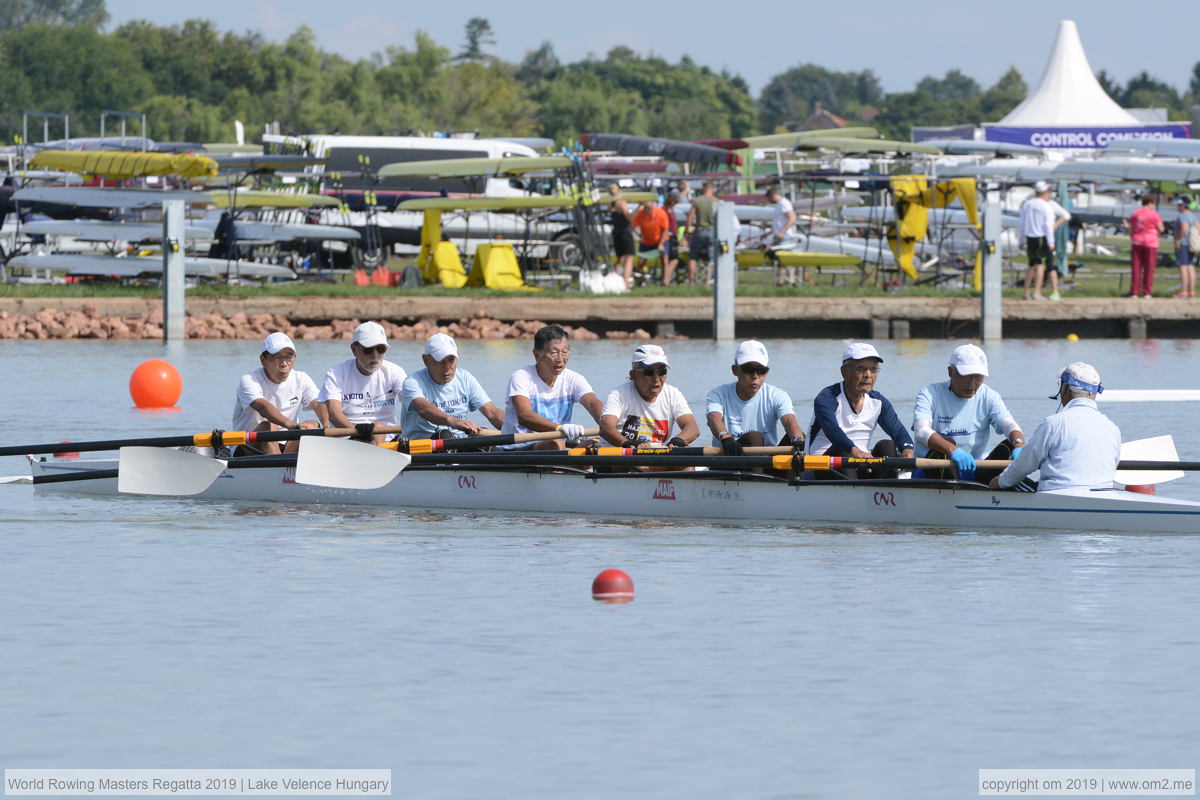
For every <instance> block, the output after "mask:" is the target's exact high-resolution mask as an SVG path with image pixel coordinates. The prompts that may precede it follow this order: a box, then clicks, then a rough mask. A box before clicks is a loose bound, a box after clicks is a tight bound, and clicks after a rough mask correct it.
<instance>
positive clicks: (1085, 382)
mask: <svg viewBox="0 0 1200 800" xmlns="http://www.w3.org/2000/svg"><path fill="white" fill-rule="evenodd" d="M1056 377H1057V378H1058V379H1059V380H1060V381H1061V382H1063V383H1065V384H1067V385H1068V386H1071V387H1074V388H1076V389H1082V390H1083V391H1085V392H1090V393H1091V394H1100V393H1101V392H1103V391H1104V387H1103V386H1101V385H1100V373H1099V372H1097V371H1096V368H1095V367H1093V366H1092V365H1091V364H1085V363H1084V362H1082V361H1075V362H1073V363H1070V364H1067V365H1066V366H1065V367H1063V368H1062V369H1061V370H1059V371H1058V375H1057V376H1056Z"/></svg>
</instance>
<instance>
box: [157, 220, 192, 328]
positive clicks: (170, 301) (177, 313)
mask: <svg viewBox="0 0 1200 800" xmlns="http://www.w3.org/2000/svg"><path fill="white" fill-rule="evenodd" d="M183 219H184V218H183V201H182V200H165V201H163V204H162V220H163V248H162V251H163V273H162V291H163V342H171V341H182V340H183V339H184V337H185V335H186V334H185V331H184V325H183V319H184V287H183V272H184V263H183V255H184V241H183Z"/></svg>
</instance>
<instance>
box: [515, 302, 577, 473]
mask: <svg viewBox="0 0 1200 800" xmlns="http://www.w3.org/2000/svg"><path fill="white" fill-rule="evenodd" d="M570 359H571V335H570V334H569V333H567V332H566V330H564V329H563V328H562V327H560V326H558V325H547V326H545V327H544V328H542V329H540V330H539V331H538V332H537V333H535V334H534V335H533V365H532V366H529V367H521V369H518V370H516V371H515V372H513V374H512V376H511V377H510V378H509V379H508V391H507V392H506V393H505V397H506V398H507V399H506V400H505V404H504V427H503V428H501V429H500V432H501V433H504V434H509V433H534V432H538V431H554V430H561V431H562V433H563V437H564V439H578V438H579V437H580V436H582V435H583V431H584V427H583V426H582V425H578V424H575V423H573V422H571V414H572V412H573V411H574V409H575V404H576V403H579V405H581V406H583V408H584V410H586V411H587V412H588V413H589V414H591V415H592V419H594V420H599V419H600V398H598V397H596V393H595V392H593V391H592V386H591V384H589V383H588V382H587V379H586V378H584V377H583V376H582V375H580V374H579V373H578V372H576V371H575V370H572V369H567V362H568V361H570ZM563 445H564V441H563V439H549V440H547V441H542V442H534V443H533V444H532V445H529V444H516V445H502V446H501V447H502V449H506V450H520V449H533V450H555V449H561V448H562V447H563Z"/></svg>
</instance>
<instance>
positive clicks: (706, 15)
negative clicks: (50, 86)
mask: <svg viewBox="0 0 1200 800" xmlns="http://www.w3.org/2000/svg"><path fill="white" fill-rule="evenodd" d="M1188 5H1189V4H1188V3H1186V2H1179V0H1174V2H1170V3H1168V2H1165V1H1164V0H1142V1H1141V2H1136V3H1135V2H1128V1H1127V0H1126V1H1125V2H1116V0H1076V2H1072V3H1067V2H1059V1H1058V0H1041V1H1040V2H1038V0H994V1H993V2H989V3H981V2H978V0H958V1H957V2H948V1H947V0H921V2H909V3H905V2H897V0H850V2H846V1H845V0H834V2H822V3H814V2H811V0H808V1H807V2H804V1H803V0H801V2H797V1H796V0H792V2H786V3H785V2H777V1H776V0H766V1H765V2H762V1H760V2H756V3H750V4H744V5H743V4H740V3H730V2H726V3H715V2H711V0H672V1H671V2H666V1H665V0H659V1H658V2H650V3H644V2H596V1H595V0H593V1H592V2H579V1H578V0H575V1H574V2H549V1H548V0H517V1H516V2H512V1H511V0H510V2H508V3H496V2H494V1H493V2H484V1H483V0H455V1H454V2H427V1H425V2H412V1H411V0H399V2H397V0H391V1H390V2H385V0H346V1H345V2H341V3H331V2H329V0H207V2H204V3H199V4H184V3H164V2H162V0H109V2H108V8H109V13H110V14H111V15H112V18H113V25H114V26H115V25H118V24H120V23H121V22H125V21H127V20H130V19H149V20H151V21H152V22H155V23H158V24H172V23H178V22H182V21H183V20H185V19H188V18H190V17H203V18H207V19H211V20H213V21H214V22H216V23H217V25H218V26H219V27H220V28H221V29H224V30H233V31H238V32H243V31H247V30H257V31H261V32H262V33H263V34H264V35H265V36H266V37H267V38H268V39H271V40H281V39H283V38H286V37H287V35H288V34H290V33H291V32H292V31H294V30H295V29H296V28H297V27H299V26H300V25H308V26H309V27H311V28H313V29H314V30H315V31H316V33H317V38H318V40H319V42H320V43H321V46H322V47H323V48H324V49H327V50H332V51H335V52H338V53H341V54H342V55H344V56H347V57H349V58H357V57H360V56H365V55H369V54H370V53H371V52H374V51H382V50H383V49H384V48H385V47H388V46H390V45H400V46H403V47H409V46H411V43H412V38H413V33H414V32H415V31H417V30H425V31H427V32H429V33H430V34H431V35H432V36H433V38H434V39H435V40H436V41H437V42H438V43H439V44H442V45H444V46H447V47H451V48H457V47H458V46H459V45H460V44H461V42H462V39H463V25H464V24H465V23H466V21H467V20H468V19H469V18H471V17H474V16H480V17H484V18H486V19H488V20H489V21H490V22H491V24H492V28H493V29H494V30H495V38H496V44H495V45H494V46H493V47H492V48H490V52H492V53H493V54H494V55H497V56H500V57H501V58H504V59H505V60H509V61H517V60H520V58H521V57H522V56H523V55H524V54H525V52H527V51H529V50H532V49H534V48H536V47H538V46H539V45H540V44H541V43H542V42H543V41H546V40H549V41H550V42H552V43H553V45H554V49H555V51H556V52H557V53H558V56H559V58H560V59H561V60H563V61H573V60H577V59H579V58H582V57H584V56H586V55H587V54H588V53H594V54H596V55H598V56H602V55H603V54H604V53H606V52H607V51H608V50H609V49H610V48H611V47H613V46H615V45H618V44H623V45H627V46H629V47H631V48H633V49H634V50H635V51H637V52H639V53H643V54H645V53H651V52H653V53H654V54H656V55H659V56H662V57H664V58H666V59H668V60H671V61H674V60H677V59H678V58H679V57H680V56H681V55H683V54H685V53H686V54H688V55H690V56H691V57H692V58H693V59H694V60H695V61H697V62H698V63H701V64H706V65H708V66H710V67H712V68H714V69H721V68H727V69H729V70H730V71H732V72H735V73H738V74H740V75H741V76H742V77H744V78H745V79H746V80H747V82H749V84H750V86H751V89H752V91H753V92H754V93H755V94H757V93H758V92H759V91H760V90H761V89H762V87H763V85H764V84H765V83H766V82H767V81H768V80H769V79H770V78H771V76H773V75H775V74H777V73H779V72H782V71H784V70H786V69H788V68H789V67H792V66H795V65H797V64H801V63H804V62H813V63H816V64H820V65H821V66H824V67H828V68H830V69H836V70H862V69H872V70H874V71H875V73H876V74H877V75H878V76H879V77H880V79H881V81H882V83H883V86H884V88H885V89H886V90H888V91H905V90H909V89H911V88H912V87H913V85H914V84H915V83H916V82H917V81H918V80H920V78H921V77H923V76H925V75H930V74H933V75H938V76H940V75H942V74H944V73H945V72H946V70H947V69H951V68H958V69H961V70H962V71H963V72H965V73H967V74H968V75H970V76H971V77H973V78H975V80H977V81H978V82H979V83H980V84H981V85H983V86H984V87H985V88H986V87H987V86H989V85H990V84H992V83H994V82H995V81H996V80H997V79H998V78H999V77H1000V75H1002V74H1003V73H1004V71H1005V70H1006V69H1008V67H1009V66H1010V65H1012V66H1016V67H1017V69H1019V70H1020V71H1021V74H1022V75H1023V76H1024V77H1025V80H1026V81H1027V82H1029V83H1030V84H1031V85H1032V84H1035V83H1036V82H1037V80H1038V78H1039V77H1040V76H1041V74H1042V69H1043V68H1044V67H1045V63H1046V58H1047V57H1048V55H1049V53H1050V47H1051V45H1052V43H1053V40H1054V34H1055V29H1056V27H1057V23H1058V21H1059V20H1060V19H1074V20H1075V22H1076V24H1077V25H1078V27H1079V33H1080V36H1081V38H1082V40H1083V46H1084V48H1085V49H1086V51H1087V54H1088V58H1089V60H1090V62H1091V65H1092V68H1093V70H1100V69H1104V70H1107V71H1108V73H1109V74H1110V75H1113V76H1115V77H1116V78H1117V79H1118V80H1120V81H1124V80H1127V79H1128V78H1129V77H1130V76H1132V75H1134V74H1135V73H1137V72H1140V71H1142V70H1147V71H1149V72H1150V73H1151V74H1152V75H1154V76H1156V77H1158V78H1160V79H1162V80H1165V81H1167V82H1168V83H1170V84H1172V85H1174V86H1176V87H1178V88H1186V86H1187V84H1188V81H1189V79H1190V76H1191V70H1192V66H1193V65H1194V64H1195V63H1196V61H1197V60H1200V47H1197V41H1200V40H1198V39H1197V36H1198V33H1200V25H1198V22H1200V14H1198V13H1197V12H1195V11H1189V12H1186V13H1182V14H1181V12H1180V10H1179V9H1181V8H1186V7H1187V6H1188Z"/></svg>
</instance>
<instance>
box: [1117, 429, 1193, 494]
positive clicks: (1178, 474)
mask: <svg viewBox="0 0 1200 800" xmlns="http://www.w3.org/2000/svg"><path fill="white" fill-rule="evenodd" d="M1139 460H1142V461H1146V460H1154V461H1174V462H1176V463H1178V462H1179V453H1178V452H1177V451H1176V450H1175V440H1174V439H1173V438H1171V435H1170V434H1167V435H1165V436H1152V437H1150V438H1148V439H1135V440H1134V441H1131V442H1122V444H1121V468H1120V469H1118V470H1117V474H1116V480H1117V482H1118V483H1123V484H1125V485H1126V486H1131V485H1141V486H1148V485H1150V484H1155V483H1166V482H1167V481H1173V480H1176V479H1177V478H1182V477H1183V471H1182V468H1180V467H1176V468H1175V469H1174V470H1171V471H1162V470H1157V471H1148V470H1141V471H1136V472H1135V471H1134V470H1136V469H1137V468H1136V467H1133V466H1130V465H1131V464H1133V463H1135V462H1136V461H1139Z"/></svg>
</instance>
